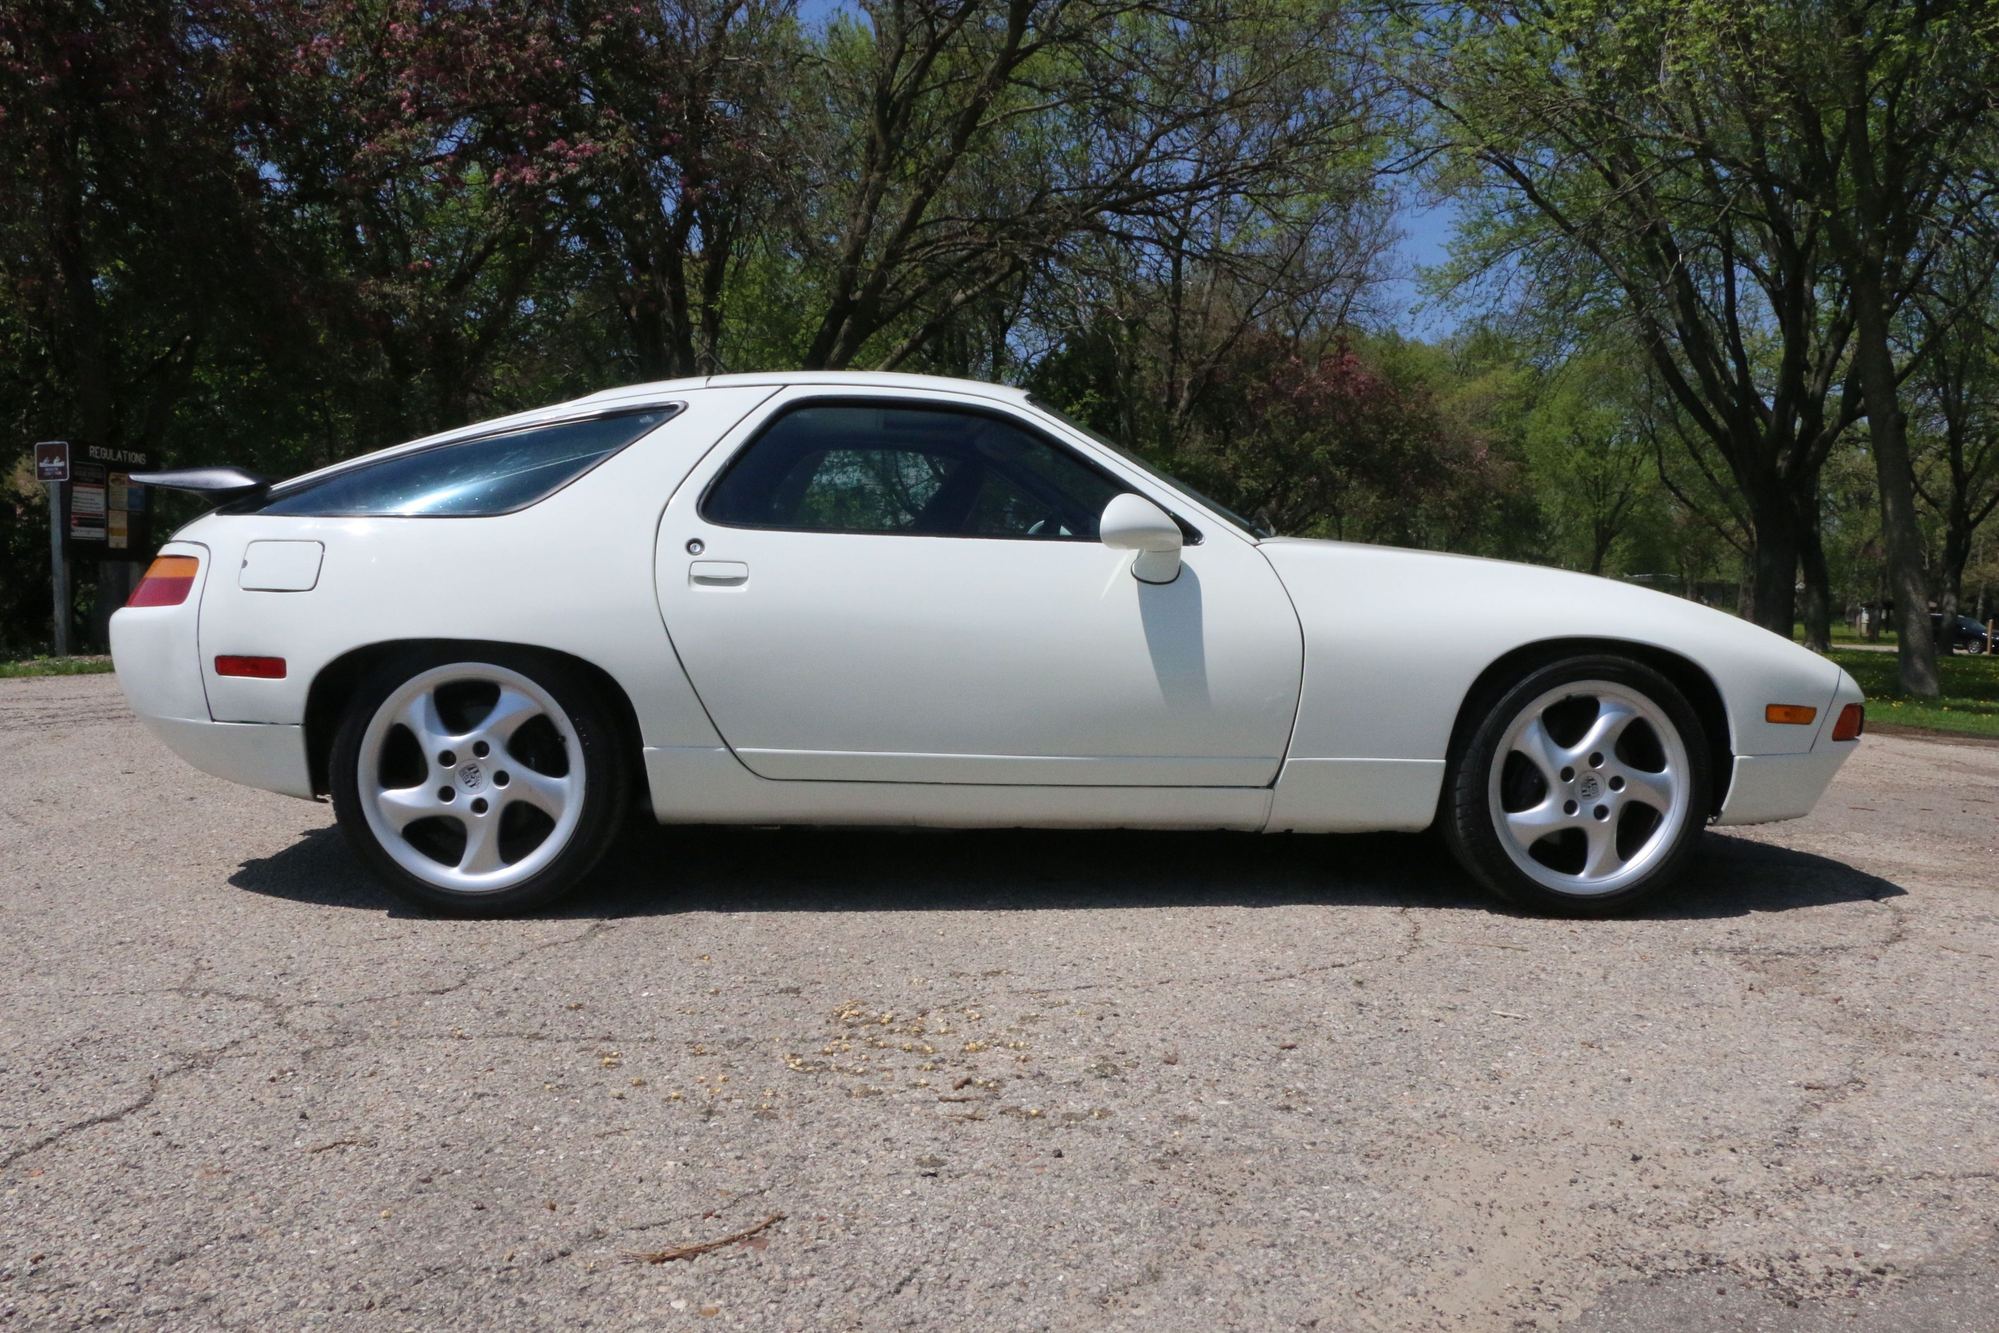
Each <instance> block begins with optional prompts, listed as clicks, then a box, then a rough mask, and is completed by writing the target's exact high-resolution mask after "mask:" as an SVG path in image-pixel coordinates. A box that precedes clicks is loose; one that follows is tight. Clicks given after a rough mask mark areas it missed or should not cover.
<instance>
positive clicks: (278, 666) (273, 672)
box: [215, 654, 285, 680]
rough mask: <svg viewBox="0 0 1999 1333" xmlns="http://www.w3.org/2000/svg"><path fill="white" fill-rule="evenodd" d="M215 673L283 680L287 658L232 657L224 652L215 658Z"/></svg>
mask: <svg viewBox="0 0 1999 1333" xmlns="http://www.w3.org/2000/svg"><path fill="white" fill-rule="evenodd" d="M215 674H216V675H218V676H246V677H248V678H249V679H251V680H283V679H284V678H285V659H284V658H282V657H232V656H229V655H227V654H224V655H223V656H221V657H218V658H216V659H215Z"/></svg>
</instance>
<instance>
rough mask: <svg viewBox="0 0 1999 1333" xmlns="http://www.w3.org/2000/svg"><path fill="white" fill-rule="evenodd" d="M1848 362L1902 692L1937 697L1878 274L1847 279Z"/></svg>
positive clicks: (1919, 542) (1912, 485)
mask: <svg viewBox="0 0 1999 1333" xmlns="http://www.w3.org/2000/svg"><path fill="white" fill-rule="evenodd" d="M1851 281H1852V283H1853V312H1854V340H1853V357H1854V363H1855V369H1856V370H1858V372H1859V378H1860V389H1861V392H1862V393H1863V394H1865V395H1866V397H1867V438H1868V442H1869V443H1870V444H1871V445H1872V446H1873V450H1874V470H1875V479H1876V482H1877V485H1878V488H1879V490H1880V492H1881V535H1882V538H1883V539H1884V541H1885V543H1886V545H1887V548H1888V586H1889V589H1890V590H1891V591H1892V593H1893V594H1894V597H1895V620H1896V624H1895V630H1896V634H1895V657H1896V665H1897V666H1898V667H1899V669H1900V670H1899V675H1900V678H1901V680H1900V683H1901V686H1902V692H1903V693H1904V694H1910V695H1914V696H1915V697H1917V698H1920V699H1934V698H1936V697H1937V695H1938V694H1939V693H1940V692H1941V690H1940V687H1939V682H1938V677H1937V646H1936V638H1935V636H1934V635H1933V634H1931V632H1930V617H1929V610H1930V597H1929V588H1928V582H1927V580H1926V579H1924V577H1923V534H1922V530H1921V528H1920V527H1918V525H1917V522H1916V477H1915V472H1914V470H1913V469H1912V468H1911V466H1910V463H1909V437H1908V432H1907V429H1906V426H1907V423H1906V422H1905V421H1904V419H1903V416H1902V408H1901V402H1900V397H1899V394H1898V393H1897V390H1896V384H1895V354H1894V351H1893V349H1892V348H1891V347H1890V346H1889V342H1888V338H1889V332H1888V312H1887V308H1886V304H1885V301H1884V298H1883V294H1882V290H1881V280H1880V275H1879V271H1878V269H1875V268H1874V266H1872V265H1863V266H1859V267H1858V269H1857V271H1855V272H1854V273H1853V275H1852V279H1851Z"/></svg>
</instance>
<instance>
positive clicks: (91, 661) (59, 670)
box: [0, 657, 111, 680]
mask: <svg viewBox="0 0 1999 1333" xmlns="http://www.w3.org/2000/svg"><path fill="white" fill-rule="evenodd" d="M110 669H111V659H110V658H108V657H23V658H20V659H18V660H16V661H12V662H0V680H11V679H12V678H14V677H16V676H95V675H99V674H101V673H103V672H106V671H109V670H110Z"/></svg>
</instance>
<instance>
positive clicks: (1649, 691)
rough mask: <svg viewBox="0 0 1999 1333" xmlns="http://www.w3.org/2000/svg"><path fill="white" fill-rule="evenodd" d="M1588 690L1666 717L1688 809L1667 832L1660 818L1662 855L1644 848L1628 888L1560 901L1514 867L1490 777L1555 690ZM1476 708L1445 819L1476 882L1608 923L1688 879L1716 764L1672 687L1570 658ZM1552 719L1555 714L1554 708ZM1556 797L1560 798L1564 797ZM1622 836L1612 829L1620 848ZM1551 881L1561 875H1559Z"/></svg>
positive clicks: (1614, 666) (1614, 661) (1537, 906)
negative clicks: (1519, 727) (1624, 694)
mask: <svg viewBox="0 0 1999 1333" xmlns="http://www.w3.org/2000/svg"><path fill="white" fill-rule="evenodd" d="M1585 681H1603V682H1608V683H1610V684H1611V685H1614V686H1621V687H1623V689H1625V690H1628V691H1630V692H1632V693H1635V694H1637V695H1639V696H1641V697H1642V698H1643V699H1646V700H1649V701H1650V702H1651V703H1652V704H1653V705H1654V706H1655V707H1656V709H1657V711H1658V712H1659V713H1661V714H1663V717H1664V720H1665V722H1666V724H1667V725H1670V726H1671V727H1672V728H1673V729H1674V730H1675V731H1676V732H1677V733H1678V739H1679V742H1680V744H1681V746H1683V748H1684V750H1685V754H1686V770H1687V777H1686V787H1687V800H1686V805H1685V810H1684V813H1683V814H1682V816H1681V819H1680V824H1679V827H1678V828H1677V830H1670V829H1667V828H1666V827H1665V825H1666V820H1665V819H1664V818H1661V819H1660V821H1659V830H1660V831H1659V841H1658V843H1657V845H1656V846H1654V845H1652V844H1650V843H1648V844H1646V846H1647V847H1648V849H1649V850H1647V851H1646V853H1645V858H1644V864H1643V866H1642V868H1640V869H1638V870H1635V871H1633V872H1631V873H1632V875H1633V878H1632V880H1631V881H1630V882H1629V883H1627V884H1623V885H1620V886H1619V887H1617V888H1615V889H1614V890H1613V891H1608V892H1603V893H1569V892H1562V891H1560V890H1558V889H1556V888H1553V887H1550V886H1549V885H1548V884H1544V883H1542V882H1540V881H1538V880H1536V879H1535V878H1532V877H1531V876H1530V875H1529V874H1528V873H1527V872H1526V871H1525V870H1523V869H1522V868H1521V866H1520V865H1519V864H1517V863H1516V861H1515V859H1514V854H1513V853H1512V852H1511V851H1510V850H1509V847H1508V841H1507V838H1506V835H1505V834H1504V833H1502V832H1501V830H1500V828H1499V826H1498V822H1497V821H1498V816H1496V815H1495V813H1494V810H1493V800H1494V798H1493V795H1492V793H1493V785H1492V784H1493V782H1494V777H1493V769H1494V765H1495V764H1504V763H1505V762H1506V755H1504V754H1502V753H1500V746H1501V744H1502V743H1503V742H1504V740H1505V738H1506V736H1507V733H1508V731H1509V730H1510V729H1511V728H1512V727H1513V724H1514V723H1515V721H1516V720H1517V719H1519V718H1520V717H1521V715H1522V713H1523V712H1524V711H1525V710H1527V709H1528V708H1529V706H1530V705H1532V704H1534V703H1535V701H1537V700H1540V699H1542V697H1543V696H1545V695H1547V694H1548V693H1550V692H1551V691H1554V690H1557V689H1559V688H1560V687H1562V686H1565V685H1571V684H1577V683H1580V682H1585ZM1471 708H1472V709H1473V710H1475V711H1474V712H1473V713H1472V714H1471V716H1470V717H1469V723H1470V725H1469V726H1468V727H1467V728H1466V729H1464V731H1463V732H1462V736H1463V739H1462V743H1461V744H1460V745H1459V747H1458V749H1457V752H1456V753H1454V754H1453V755H1452V756H1451V758H1450V763H1449V765H1448V767H1447V769H1446V771H1445V779H1444V794H1443V800H1442V808H1441V810H1440V812H1439V813H1440V823H1441V824H1442V827H1443V832H1444V839H1445V842H1446V844H1447V845H1448V846H1449V847H1450V849H1451V852H1452V854H1453V855H1455V856H1456V857H1457V859H1458V861H1459V863H1460V864H1461V865H1463V866H1464V868H1465V869H1466V870H1467V871H1468V872H1470V874H1471V875H1472V877H1473V878H1474V879H1476V880H1478V881H1479V882H1480V883H1481V884H1483V885H1485V887H1486V888H1488V889H1490V890H1492V891H1493V892H1494V893H1496V894H1498V895H1499V896H1500V897H1502V898H1504V899H1506V900H1507V901H1509V902H1511V903H1514V904H1515V905H1517V906H1519V907H1522V908H1525V909H1527V910H1529V911H1533V912H1538V913H1544V914H1547V915H1553V916H1580V917H1605V916H1615V915H1617V914H1620V913H1623V912H1628V911H1630V910H1631V909H1632V908H1634V907H1636V906H1637V905H1638V904H1640V903H1641V902H1643V901H1645V900H1646V899H1648V898H1651V897H1652V896H1653V895H1654V894H1656V893H1658V892H1659V891H1660V890H1662V889H1664V888H1666V887H1667V886H1668V885H1670V884H1671V883H1672V882H1673V881H1674V880H1676V879H1677V878H1679V877H1680V876H1681V875H1682V874H1684V873H1685V871H1686V869H1687V866H1688V864H1689V863H1690V862H1691V861H1692V859H1693V857H1694V855H1695V852H1696V850H1697V849H1698V847H1699V844H1700V838H1701V834H1702V832H1703V831H1704V829H1705V828H1706V826H1707V821H1708V818H1709V815H1710V813H1711V809H1712V799H1713V791H1714V785H1713V773H1712V767H1713V761H1712V758H1711V757H1710V753H1709V749H1708V739H1707V735H1706V732H1705V729H1704V728H1703V727H1702V726H1701V722H1700V718H1699V715H1698V714H1696V713H1695V712H1694V710H1693V707H1692V706H1691V705H1690V704H1688V702H1687V700H1686V696H1684V695H1683V694H1681V693H1680V691H1679V689H1678V688H1677V687H1676V686H1675V685H1674V684H1673V683H1672V682H1671V681H1670V680H1668V679H1666V677H1664V676H1662V675H1661V674H1659V673H1658V672H1657V671H1655V670H1653V669H1652V668H1651V667H1648V666H1645V665H1644V664H1642V663H1639V662H1636V661H1632V660H1631V659H1629V658H1623V657H1615V656H1610V655H1607V654H1605V655H1590V656H1579V657H1569V658H1563V659H1561V660H1559V661H1555V662H1550V663H1548V664H1546V665H1544V666H1540V667H1537V668H1535V669H1533V670H1531V671H1529V672H1528V673H1527V674H1525V675H1524V676H1522V677H1520V678H1519V679H1517V680H1515V681H1513V682H1512V683H1510V684H1508V685H1505V686H1503V687H1501V688H1499V689H1497V690H1495V691H1491V692H1488V693H1487V694H1486V695H1485V696H1484V697H1483V698H1482V699H1476V700H1473V701H1472V704H1471ZM1549 715H1550V716H1552V715H1553V709H1550V710H1549ZM1652 725H1653V724H1652V723H1651V722H1650V721H1649V720H1648V721H1647V722H1646V726H1647V727H1651V726H1652ZM1564 771H1565V772H1566V771H1568V770H1566V769H1565V770H1564ZM1512 776H1513V775H1512V774H1505V775H1503V778H1502V780H1510V779H1511V777H1512ZM1584 776H1585V777H1586V776H1587V775H1586V774H1585V775H1584ZM1531 780H1538V779H1530V781H1531ZM1544 785H1545V783H1544ZM1549 795H1550V798H1554V797H1559V796H1560V795H1561V793H1559V792H1555V793H1550V794H1549ZM1505 808H1507V809H1514V808H1516V807H1513V806H1507V807H1505ZM1621 815H1622V811H1621V810H1620V812H1619V816H1620V817H1621ZM1569 836H1580V835H1569ZM1616 836H1617V835H1616V833H1615V831H1614V830H1613V833H1612V837H1613V840H1615V838H1616ZM1545 845H1546V844H1537V846H1536V848H1535V849H1534V850H1535V851H1536V852H1539V850H1540V848H1541V847H1542V846H1545ZM1634 859H1636V858H1634ZM1547 873H1549V874H1551V875H1554V874H1555V872H1554V871H1552V870H1551V871H1549V872H1547ZM1556 877H1559V876H1556Z"/></svg>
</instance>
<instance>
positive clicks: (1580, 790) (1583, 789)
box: [1576, 773, 1603, 801]
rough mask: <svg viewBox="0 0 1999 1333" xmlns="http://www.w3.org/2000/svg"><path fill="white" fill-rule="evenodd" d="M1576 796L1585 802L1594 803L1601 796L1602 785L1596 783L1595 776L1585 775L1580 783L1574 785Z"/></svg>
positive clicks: (1592, 774) (1591, 774)
mask: <svg viewBox="0 0 1999 1333" xmlns="http://www.w3.org/2000/svg"><path fill="white" fill-rule="evenodd" d="M1576 794H1577V795H1578V796H1580V797H1582V798H1583V799H1584V800H1585V801H1594V800H1595V799H1596V798H1597V797H1598V796H1600V795H1602V794H1603V784H1602V783H1600V782H1598V781H1597V776H1596V774H1594V773H1585V774H1583V777H1582V781H1580V782H1578V783H1577V784H1576Z"/></svg>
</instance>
